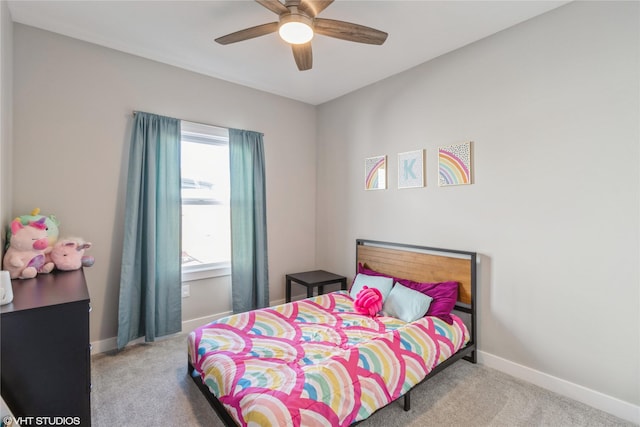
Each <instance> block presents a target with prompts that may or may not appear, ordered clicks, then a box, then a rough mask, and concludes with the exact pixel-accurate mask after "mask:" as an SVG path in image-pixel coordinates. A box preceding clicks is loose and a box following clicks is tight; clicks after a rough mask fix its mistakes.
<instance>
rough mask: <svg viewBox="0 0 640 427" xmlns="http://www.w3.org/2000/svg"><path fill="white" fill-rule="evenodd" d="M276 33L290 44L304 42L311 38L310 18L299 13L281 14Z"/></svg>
mask: <svg viewBox="0 0 640 427" xmlns="http://www.w3.org/2000/svg"><path fill="white" fill-rule="evenodd" d="M278 34H280V37H281V38H282V40H284V41H286V42H287V43H291V44H305V43H308V42H309V41H311V39H312V38H313V29H312V28H311V19H310V18H307V17H306V16H304V15H300V14H294V13H292V14H290V15H288V16H283V17H282V19H281V20H280V27H279V28H278Z"/></svg>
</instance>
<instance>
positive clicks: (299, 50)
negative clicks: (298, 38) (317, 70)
mask: <svg viewBox="0 0 640 427" xmlns="http://www.w3.org/2000/svg"><path fill="white" fill-rule="evenodd" d="M291 50H293V58H294V59H295V60H296V65H297V66H298V70H300V71H305V70H310V69H311V67H312V66H313V54H312V52H311V42H308V43H305V44H292V45H291Z"/></svg>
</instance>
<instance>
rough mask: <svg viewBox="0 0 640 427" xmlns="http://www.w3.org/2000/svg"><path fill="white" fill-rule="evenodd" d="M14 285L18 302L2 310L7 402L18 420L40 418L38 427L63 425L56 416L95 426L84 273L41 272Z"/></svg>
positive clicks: (0, 373) (0, 370)
mask: <svg viewBox="0 0 640 427" xmlns="http://www.w3.org/2000/svg"><path fill="white" fill-rule="evenodd" d="M12 287H13V302H12V303H10V304H7V305H3V306H1V309H0V313H1V319H0V359H1V360H0V363H1V364H0V377H1V380H2V383H1V388H0V390H1V391H2V398H3V399H4V401H5V402H6V404H7V405H8V406H9V409H11V411H12V412H13V415H14V417H16V418H17V417H41V418H40V421H43V423H42V424H39V425H47V424H55V423H57V422H58V421H60V418H57V419H56V418H54V417H65V418H67V424H68V422H69V421H72V424H73V425H82V426H89V425H91V397H90V396H91V395H90V392H91V351H90V345H89V311H90V309H91V306H90V303H89V291H88V289H87V283H86V281H85V277H84V271H83V270H82V269H80V270H74V271H56V272H54V273H51V274H40V275H38V276H37V277H36V278H34V279H26V280H13V281H12ZM47 417H48V418H47ZM68 417H75V418H74V419H73V420H70V419H69V418H68Z"/></svg>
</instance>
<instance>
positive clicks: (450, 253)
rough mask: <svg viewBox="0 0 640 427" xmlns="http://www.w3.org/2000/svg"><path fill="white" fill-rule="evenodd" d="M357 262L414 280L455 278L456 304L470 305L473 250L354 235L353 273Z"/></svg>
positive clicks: (448, 279)
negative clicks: (386, 240) (364, 237)
mask: <svg viewBox="0 0 640 427" xmlns="http://www.w3.org/2000/svg"><path fill="white" fill-rule="evenodd" d="M359 263H362V264H363V265H364V266H365V267H367V268H369V269H370V270H375V271H378V272H380V273H384V274H386V275H389V276H393V277H401V278H403V279H409V280H413V281H416V282H445V281H456V282H458V283H459V285H458V303H459V305H462V306H466V307H469V308H471V306H472V305H473V300H474V296H475V295H474V294H475V282H476V253H475V252H466V251H456V250H450V249H439V248H431V247H426V246H415V245H403V244H398V243H388V242H378V241H374V240H364V239H357V240H356V273H357V271H358V270H357V269H358V264H359ZM465 311H466V310H465Z"/></svg>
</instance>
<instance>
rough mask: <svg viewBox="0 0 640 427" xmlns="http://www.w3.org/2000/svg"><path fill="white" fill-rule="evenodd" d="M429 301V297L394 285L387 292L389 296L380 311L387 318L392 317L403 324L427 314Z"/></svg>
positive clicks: (398, 284) (399, 285)
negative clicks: (402, 321)
mask: <svg viewBox="0 0 640 427" xmlns="http://www.w3.org/2000/svg"><path fill="white" fill-rule="evenodd" d="M431 301H433V298H431V297H430V296H429V295H425V294H423V293H422V292H418V291H416V290H414V289H411V288H407V287H406V286H403V285H401V284H400V283H396V285H395V286H394V287H393V289H391V292H389V296H388V297H387V299H386V301H385V302H384V305H383V306H382V311H383V312H384V313H385V314H386V315H387V316H393V317H395V318H396V319H400V320H404V321H405V322H413V321H414V320H418V319H419V318H421V317H422V316H424V315H425V314H427V310H429V305H431Z"/></svg>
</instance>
